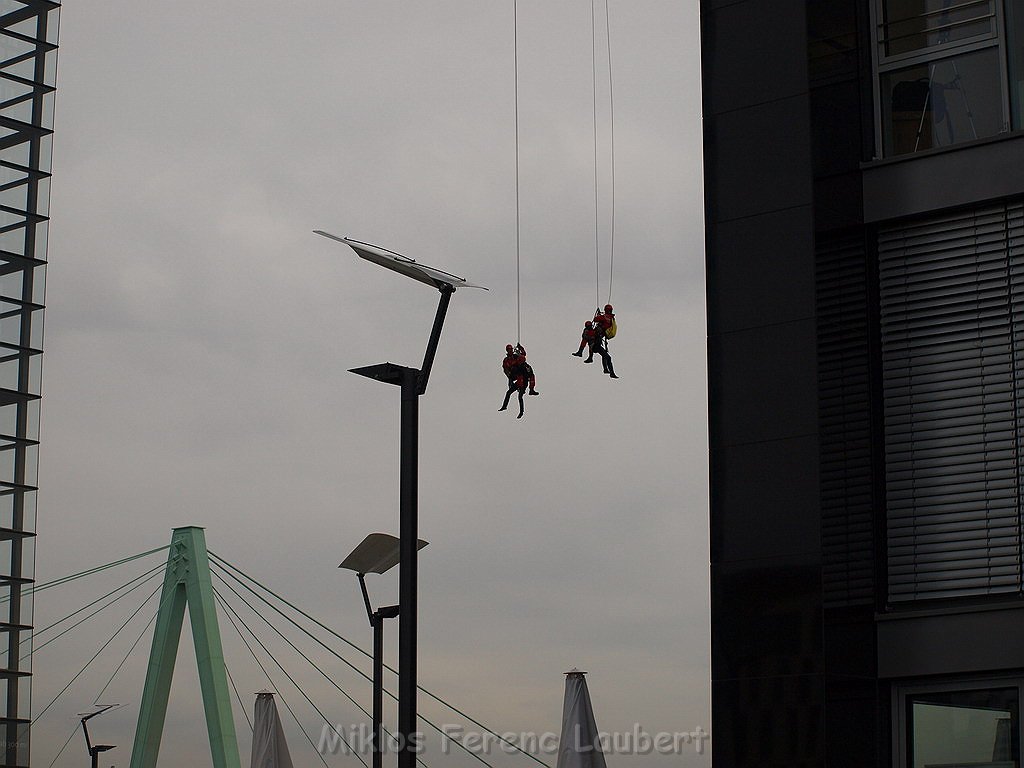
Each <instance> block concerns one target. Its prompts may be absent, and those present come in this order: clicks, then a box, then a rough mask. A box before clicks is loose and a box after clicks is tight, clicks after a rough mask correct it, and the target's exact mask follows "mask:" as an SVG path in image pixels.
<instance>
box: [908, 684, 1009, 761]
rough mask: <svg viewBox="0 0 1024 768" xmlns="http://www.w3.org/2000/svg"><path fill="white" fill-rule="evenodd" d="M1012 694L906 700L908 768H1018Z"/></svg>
mask: <svg viewBox="0 0 1024 768" xmlns="http://www.w3.org/2000/svg"><path fill="white" fill-rule="evenodd" d="M1017 710H1018V700H1017V689H1016V688H999V689H991V690H979V691H949V692H943V693H922V694H908V695H907V724H908V726H907V727H908V730H909V734H908V735H909V739H908V747H909V751H908V755H907V757H908V766H909V768H958V767H959V766H974V767H975V768H1019V762H1018V760H1017V755H1018V754H1019V750H1020V734H1019V733H1018V726H1017V723H1018V711H1017Z"/></svg>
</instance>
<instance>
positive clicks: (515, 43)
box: [512, 0, 523, 344]
mask: <svg viewBox="0 0 1024 768" xmlns="http://www.w3.org/2000/svg"><path fill="white" fill-rule="evenodd" d="M512 62H513V69H514V79H515V125H516V344H519V343H520V342H521V341H522V317H523V310H522V300H521V298H520V268H519V242H520V229H521V223H520V222H521V216H520V211H519V207H520V206H519V3H518V0H512Z"/></svg>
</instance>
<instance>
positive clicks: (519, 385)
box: [498, 344, 540, 419]
mask: <svg viewBox="0 0 1024 768" xmlns="http://www.w3.org/2000/svg"><path fill="white" fill-rule="evenodd" d="M501 370H502V372H503V373H504V374H505V376H506V377H507V378H508V392H506V393H505V402H503V403H502V404H501V408H499V409H498V410H499V411H504V410H506V409H507V408H508V401H509V398H510V397H512V393H513V392H517V391H518V392H519V415H518V416H516V418H517V419H521V418H523V412H524V409H523V395H524V394H526V389H527V387H529V389H530V394H531V395H539V394H540V392H538V391H537V377H536V376H535V375H534V373H533V366H532V365H530V364H529V363H528V362H526V348H525V347H524V346H523V345H522V344H516V345H515V346H514V347H513V346H512V345H511V344H506V345H505V359H504V360H502V361H501Z"/></svg>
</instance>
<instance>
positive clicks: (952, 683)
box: [891, 675, 1024, 768]
mask: <svg viewBox="0 0 1024 768" xmlns="http://www.w3.org/2000/svg"><path fill="white" fill-rule="evenodd" d="M996 688H1016V689H1017V755H1016V758H1017V764H1018V765H1022V766H1024V677H1021V676H1020V675H1006V676H1003V677H1000V676H986V677H977V678H957V679H950V680H947V681H943V682H928V683H915V682H913V681H910V682H903V683H895V684H894V685H893V686H892V691H891V700H892V768H912V766H910V764H909V762H908V761H909V759H910V753H909V748H908V742H909V739H908V736H909V731H908V728H909V726H910V723H909V722H908V718H907V696H908V695H909V696H913V695H914V694H919V693H956V692H958V691H984V690H992V689H996Z"/></svg>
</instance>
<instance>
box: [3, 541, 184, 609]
mask: <svg viewBox="0 0 1024 768" xmlns="http://www.w3.org/2000/svg"><path fill="white" fill-rule="evenodd" d="M170 548H171V545H170V544H167V545H165V546H163V547H157V548H156V549H151V550H149V551H148V552H140V553H139V554H137V555H132V556H131V557H125V558H122V559H120V560H115V561H114V562H112V563H106V564H105V565H98V566H96V567H95V568H90V569H88V570H86V571H81V572H79V573H73V574H71V575H70V576H62V577H61V578H59V579H54V580H53V581H48V582H45V583H42V584H35V585H33V586H31V587H28V588H26V589H24V590H22V593H21V594H22V596H27V595H34V594H35V593H36V592H42V591H43V590H45V589H50V588H51V587H59V586H60V585H61V584H67V583H68V582H69V581H75V580H76V579H81V578H82V577H84V576H91V575H92V574H94V573H99V572H100V571H105V570H107V569H108V568H114V567H116V566H118V565H124V564H125V563H130V562H131V561H132V560H138V559H139V558H141V557H147V556H148V555H152V554H154V553H156V552H163V551H164V550H165V549H170ZM10 599H11V597H10V595H7V596H5V597H3V598H0V604H2V603H6V602H7V601H9V600H10Z"/></svg>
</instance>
